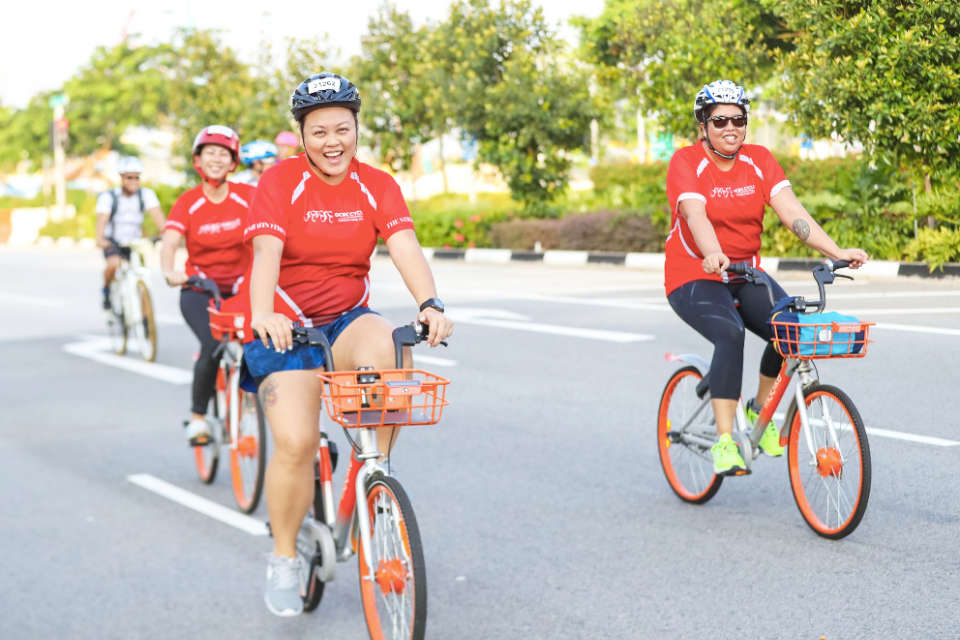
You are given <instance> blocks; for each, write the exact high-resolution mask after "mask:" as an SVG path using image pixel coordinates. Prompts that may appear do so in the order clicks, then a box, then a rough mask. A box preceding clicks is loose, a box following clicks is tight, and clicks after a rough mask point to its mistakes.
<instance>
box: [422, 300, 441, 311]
mask: <svg viewBox="0 0 960 640" xmlns="http://www.w3.org/2000/svg"><path fill="white" fill-rule="evenodd" d="M427 307H432V308H434V309H436V310H437V311H439V312H440V313H443V301H442V300H440V298H430V299H429V300H426V301H424V303H423V304H422V305H420V310H421V311H423V310H424V309H426V308H427Z"/></svg>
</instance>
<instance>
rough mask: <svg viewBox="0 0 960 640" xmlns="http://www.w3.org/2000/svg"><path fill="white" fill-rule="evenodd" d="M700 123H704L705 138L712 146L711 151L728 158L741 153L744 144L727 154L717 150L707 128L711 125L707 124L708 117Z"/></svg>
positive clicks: (730, 158)
mask: <svg viewBox="0 0 960 640" xmlns="http://www.w3.org/2000/svg"><path fill="white" fill-rule="evenodd" d="M700 124H702V125H703V139H704V140H706V141H707V146H708V147H710V151H712V152H713V153H714V154H716V155H718V156H720V157H721V158H725V159H726V160H734V159H735V158H736V157H737V154H738V153H740V149H741V148H742V147H743V144H741V145H740V146H739V147H737V150H736V151H734V152H733V153H731V154H726V153H723V152H722V151H717V149H716V147H714V146H713V143H712V142H710V132H709V131H708V130H707V127H709V126H710V125H708V124H707V121H706V119H704V120H703V121H702V122H701V123H700Z"/></svg>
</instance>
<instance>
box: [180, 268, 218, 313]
mask: <svg viewBox="0 0 960 640" xmlns="http://www.w3.org/2000/svg"><path fill="white" fill-rule="evenodd" d="M183 284H184V286H187V287H193V288H194V289H199V290H200V291H203V292H204V293H208V294H210V297H211V298H213V303H214V305H215V306H216V308H217V311H219V310H220V305H221V304H222V303H223V297H222V296H221V295H220V287H218V286H217V283H216V282H214V281H213V280H211V279H210V278H201V277H200V276H190V277H189V278H187V281H186V282H184V283H183Z"/></svg>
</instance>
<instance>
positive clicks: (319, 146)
mask: <svg viewBox="0 0 960 640" xmlns="http://www.w3.org/2000/svg"><path fill="white" fill-rule="evenodd" d="M303 146H304V148H305V149H306V150H307V153H308V154H310V159H311V160H313V162H314V163H315V164H316V165H317V167H318V168H319V169H320V171H321V173H323V174H324V175H323V176H321V178H323V179H324V180H326V181H327V182H331V183H334V184H336V183H338V182H340V180H342V179H343V177H344V176H345V175H346V173H347V169H348V168H349V167H350V161H351V160H353V157H354V156H355V155H356V154H357V122H356V119H355V118H354V114H353V111H351V110H350V109H347V108H346V107H325V108H322V109H314V110H313V111H311V112H310V113H308V114H307V115H306V117H305V118H304V120H303Z"/></svg>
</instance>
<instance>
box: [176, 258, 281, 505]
mask: <svg viewBox="0 0 960 640" xmlns="http://www.w3.org/2000/svg"><path fill="white" fill-rule="evenodd" d="M187 285H188V286H192V287H195V288H197V289H201V290H203V291H206V292H207V293H208V294H210V297H211V300H210V306H209V307H208V309H207V310H208V312H209V314H210V332H211V333H212V334H213V337H214V339H215V340H219V341H220V346H219V347H218V349H217V352H215V356H216V355H219V356H220V368H219V369H218V371H217V386H216V393H215V394H214V397H213V398H212V400H211V402H210V410H209V411H208V413H207V420H208V422H209V423H210V433H211V435H212V437H211V438H210V441H209V442H208V443H207V444H204V445H199V446H195V447H193V455H194V461H195V463H196V466H197V475H198V476H199V477H200V480H201V481H203V482H204V483H205V484H210V483H211V482H213V480H214V478H215V477H216V475H217V465H218V463H219V460H220V452H221V450H222V449H223V447H226V448H227V449H229V451H230V478H231V483H232V485H233V495H234V498H235V499H236V501H237V506H238V507H239V508H240V510H241V511H243V512H244V513H253V512H254V511H255V510H256V508H257V505H258V504H259V503H260V495H261V493H262V492H263V474H264V470H265V469H266V462H267V428H266V418H265V417H264V413H263V407H262V406H261V404H260V398H259V397H257V394H255V393H248V392H246V391H243V390H242V389H241V388H240V366H241V364H242V362H243V342H242V340H243V314H242V313H238V312H230V311H221V310H220V305H221V303H222V300H221V298H220V290H219V289H218V288H217V285H216V283H215V282H213V281H212V280H210V279H207V278H199V277H197V276H191V277H190V278H189V279H188V280H187Z"/></svg>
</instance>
